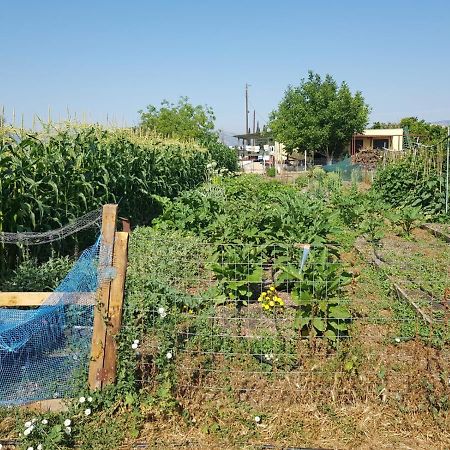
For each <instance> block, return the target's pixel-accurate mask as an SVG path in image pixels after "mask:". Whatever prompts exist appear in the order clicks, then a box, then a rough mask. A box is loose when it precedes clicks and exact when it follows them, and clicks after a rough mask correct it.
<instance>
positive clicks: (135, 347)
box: [131, 342, 139, 350]
mask: <svg viewBox="0 0 450 450" xmlns="http://www.w3.org/2000/svg"><path fill="white" fill-rule="evenodd" d="M138 347H139V345H138V344H136V342H133V343H132V344H131V348H132V349H133V350H136V349H137V348H138Z"/></svg>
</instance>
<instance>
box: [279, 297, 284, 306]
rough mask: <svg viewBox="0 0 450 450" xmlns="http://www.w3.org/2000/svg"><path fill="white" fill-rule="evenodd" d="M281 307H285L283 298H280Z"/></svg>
mask: <svg viewBox="0 0 450 450" xmlns="http://www.w3.org/2000/svg"><path fill="white" fill-rule="evenodd" d="M280 306H284V302H283V300H281V298H280Z"/></svg>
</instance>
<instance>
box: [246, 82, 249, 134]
mask: <svg viewBox="0 0 450 450" xmlns="http://www.w3.org/2000/svg"><path fill="white" fill-rule="evenodd" d="M248 87H249V84H248V83H245V134H247V133H248V112H249V111H248Z"/></svg>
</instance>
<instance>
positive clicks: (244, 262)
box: [211, 244, 263, 304]
mask: <svg viewBox="0 0 450 450" xmlns="http://www.w3.org/2000/svg"><path fill="white" fill-rule="evenodd" d="M213 261H214V262H213V263H212V264H211V269H212V270H213V272H214V274H215V276H216V278H217V280H218V281H219V291H220V293H221V294H222V295H221V296H220V297H219V298H218V300H223V299H224V297H225V298H228V299H231V300H242V301H243V303H244V304H247V302H248V301H249V300H250V299H251V298H252V297H253V296H254V295H255V288H256V287H257V286H258V285H260V284H261V282H262V278H263V269H262V265H261V251H260V249H258V248H256V247H254V246H252V245H245V244H244V245H219V249H218V251H217V252H216V253H215V255H214V260H213ZM223 296H224V297H223Z"/></svg>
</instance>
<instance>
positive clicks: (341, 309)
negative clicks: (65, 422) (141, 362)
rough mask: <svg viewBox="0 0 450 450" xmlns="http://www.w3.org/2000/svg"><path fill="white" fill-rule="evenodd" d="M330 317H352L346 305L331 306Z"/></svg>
mask: <svg viewBox="0 0 450 450" xmlns="http://www.w3.org/2000/svg"><path fill="white" fill-rule="evenodd" d="M329 317H331V318H333V319H350V318H351V315H350V312H349V311H348V309H347V308H346V307H345V306H342V305H337V306H330V311H329Z"/></svg>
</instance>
